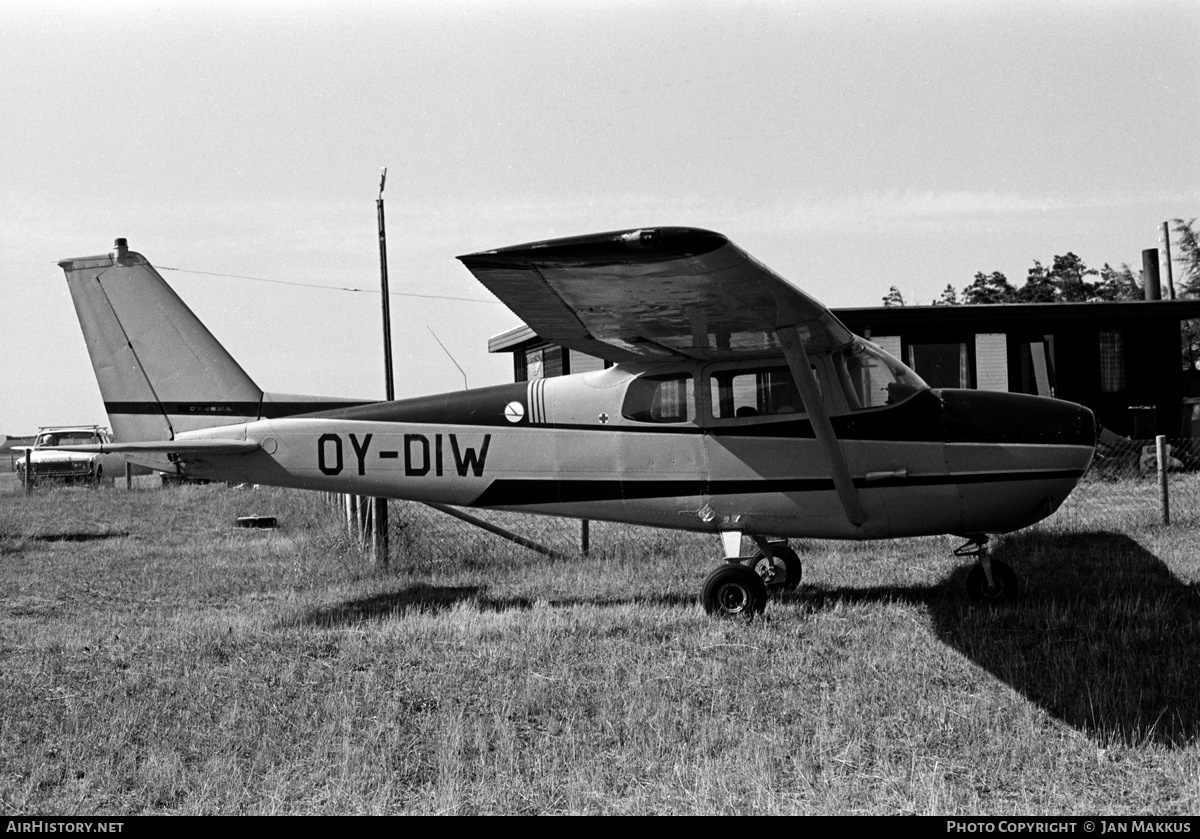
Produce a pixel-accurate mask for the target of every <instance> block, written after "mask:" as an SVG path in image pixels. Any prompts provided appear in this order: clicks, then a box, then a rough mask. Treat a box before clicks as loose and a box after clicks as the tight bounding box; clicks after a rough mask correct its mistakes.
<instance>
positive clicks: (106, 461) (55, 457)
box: [16, 425, 125, 486]
mask: <svg viewBox="0 0 1200 839" xmlns="http://www.w3.org/2000/svg"><path fill="white" fill-rule="evenodd" d="M111 442H112V434H110V433H109V431H108V429H107V428H101V427H100V426H98V425H64V426H46V427H45V428H39V429H38V435H37V438H36V439H35V440H34V443H33V446H31V447H24V448H28V449H29V471H30V475H29V478H30V481H31V482H32V483H34V484H38V483H41V482H43V481H59V482H62V483H82V484H88V485H89V486H97V485H99V484H102V483H108V484H111V483H112V481H113V478H115V477H116V476H117V475H123V474H125V460H124V459H123V458H122V457H121V456H120V455H115V454H96V453H92V452H87V453H84V452H64V451H59V450H57V449H55V448H54V447H56V446H80V445H93V444H96V443H111ZM16 468H17V479H18V480H20V481H21V482H22V483H24V481H25V457H24V452H23V451H21V452H20V453H19V454H18V458H17V467H16Z"/></svg>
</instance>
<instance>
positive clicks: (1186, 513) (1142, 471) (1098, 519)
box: [1055, 438, 1200, 528]
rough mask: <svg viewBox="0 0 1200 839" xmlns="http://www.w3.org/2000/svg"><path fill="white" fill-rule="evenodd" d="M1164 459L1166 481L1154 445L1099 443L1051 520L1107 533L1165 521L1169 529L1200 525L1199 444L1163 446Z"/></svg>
mask: <svg viewBox="0 0 1200 839" xmlns="http://www.w3.org/2000/svg"><path fill="white" fill-rule="evenodd" d="M1164 460H1165V463H1164V465H1165V466H1166V474H1165V476H1163V475H1160V473H1159V468H1158V454H1157V447H1156V444H1155V441H1154V440H1126V439H1123V438H1115V439H1112V440H1106V441H1102V442H1101V443H1100V444H1099V445H1098V446H1097V447H1096V456H1095V458H1093V460H1092V466H1091V468H1090V469H1089V470H1088V473H1087V474H1086V475H1085V476H1084V478H1083V480H1082V481H1080V483H1079V486H1078V487H1076V488H1075V491H1074V492H1073V493H1071V496H1070V497H1069V498H1068V499H1067V500H1066V502H1065V503H1064V504H1063V506H1062V508H1061V509H1060V510H1059V511H1058V513H1056V514H1055V520H1057V521H1062V522H1066V523H1072V524H1077V525H1078V526H1081V527H1084V526H1087V527H1106V528H1120V527H1145V526H1148V525H1154V524H1162V523H1163V522H1164V519H1165V518H1167V517H1169V520H1170V524H1171V525H1173V526H1176V525H1177V526H1195V525H1197V524H1200V440H1192V439H1182V440H1169V441H1167V443H1166V458H1165V459H1164ZM1163 477H1165V481H1163V480H1162V478H1163ZM1164 490H1165V494H1164ZM1164 513H1167V514H1169V515H1168V516H1166V517H1165V516H1164Z"/></svg>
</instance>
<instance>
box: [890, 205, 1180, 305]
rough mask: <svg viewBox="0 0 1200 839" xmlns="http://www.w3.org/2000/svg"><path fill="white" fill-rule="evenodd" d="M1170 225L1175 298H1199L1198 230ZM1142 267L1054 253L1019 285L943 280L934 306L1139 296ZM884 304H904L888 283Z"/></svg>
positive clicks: (979, 277) (986, 277) (981, 277)
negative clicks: (1090, 263) (1177, 265)
mask: <svg viewBox="0 0 1200 839" xmlns="http://www.w3.org/2000/svg"><path fill="white" fill-rule="evenodd" d="M1171 224H1172V229H1173V230H1174V232H1175V235H1176V251H1177V253H1172V257H1174V259H1173V261H1176V262H1181V263H1182V264H1183V271H1182V273H1181V275H1180V276H1179V277H1178V278H1176V280H1175V289H1176V294H1177V296H1179V297H1192V298H1200V229H1197V226H1196V219H1194V218H1193V219H1189V220H1187V221H1184V220H1183V219H1178V218H1177V219H1174V220H1173V221H1172V223H1171ZM1141 275H1142V272H1141V270H1140V269H1139V270H1138V271H1137V272H1136V274H1135V272H1134V270H1133V269H1132V268H1130V267H1129V265H1128V264H1127V263H1122V264H1121V267H1120V268H1114V267H1112V266H1111V265H1109V264H1108V263H1105V264H1104V267H1103V268H1099V269H1096V268H1088V267H1087V265H1085V264H1084V262H1083V260H1082V259H1080V258H1079V257H1078V256H1076V255H1075V254H1074V253H1070V252H1068V253H1066V254H1063V255H1061V256H1055V257H1054V261H1053V262H1052V263H1051V264H1050V265H1049V266H1046V265H1043V264H1042V263H1041V262H1039V261H1037V260H1034V263H1033V267H1032V268H1030V269H1029V272H1028V276H1027V277H1026V278H1025V284H1024V285H1022V286H1020V287H1017V286H1014V285H1013V284H1012V283H1011V282H1009V280H1008V277H1006V276H1004V274H1003V273H1001V272H1000V271H993V272H991V273H990V274H985V273H984V272H982V271H978V272H976V274H975V277H974V279H973V281H972V282H971V284H970V285H968V286H967V287H966V288H964V289H962V291H961V292H960V291H957V290H955V288H954V286H953V285H952V284H947V285H946V288H945V289H944V290H943V291H942V294H941V296H940V297H939V298H938V299H937V300H935V301H933V305H935V306H957V305H959V304H967V305H979V304H987V303H1085V302H1092V301H1115V300H1141V299H1143V292H1142V287H1143V280H1142V276H1141ZM883 305H884V306H903V305H905V301H904V296H903V295H902V294H901V293H900V290H899V289H898V288H897V287H896V286H892V287H891V288H890V289H889V290H888V293H887V294H885V295H884V296H883Z"/></svg>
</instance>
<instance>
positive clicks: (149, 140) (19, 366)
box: [0, 0, 1200, 434]
mask: <svg viewBox="0 0 1200 839" xmlns="http://www.w3.org/2000/svg"><path fill="white" fill-rule="evenodd" d="M0 14H2V15H3V21H4V22H3V25H0V67H2V68H3V76H2V78H3V80H4V81H3V84H2V85H0V108H2V112H0V126H2V127H0V132H3V133H2V136H3V145H2V146H0V207H2V208H3V225H0V245H2V246H3V253H4V259H3V262H2V263H0V292H2V295H3V297H2V299H0V347H2V348H3V350H4V363H3V365H2V366H0V433H7V434H23V433H30V432H32V431H33V430H34V429H35V428H36V427H37V426H39V425H51V424H65V423H73V422H88V423H101V424H107V418H106V416H105V415H104V410H103V405H102V403H101V400H100V395H99V391H98V389H97V387H96V384H95V380H94V378H93V375H92V371H91V366H90V364H89V362H88V359H87V353H86V350H85V347H84V343H83V338H82V336H81V334H80V332H79V327H78V324H77V322H76V320H75V314H74V310H73V308H72V306H71V302H70V297H69V295H68V294H67V291H66V284H65V282H64V280H63V275H62V272H61V270H60V269H59V268H58V267H57V265H56V262H57V261H58V260H60V259H63V258H66V257H73V256H84V255H90V254H97V253H105V252H107V251H108V250H110V249H111V247H112V243H113V239H114V238H115V237H118V236H124V237H127V238H128V239H129V244H130V247H131V248H132V249H133V250H136V251H138V252H140V253H142V254H144V255H145V256H146V257H147V258H148V259H149V260H150V261H151V262H152V263H154V264H155V265H157V266H159V267H160V270H161V269H164V268H166V267H170V268H175V269H187V271H179V270H162V273H163V275H164V277H166V279H167V281H168V282H169V283H171V284H172V285H173V287H174V288H175V289H176V290H177V291H178V293H179V294H180V295H181V296H182V297H183V299H184V300H185V301H187V303H188V304H189V305H190V306H191V307H192V308H193V310H194V311H195V312H196V313H197V314H198V315H199V316H200V318H201V319H202V320H203V321H204V322H205V323H206V324H207V325H208V327H209V328H210V329H211V330H212V331H213V333H214V334H215V335H216V336H217V338H218V339H220V340H221V341H222V342H223V343H224V344H225V345H226V346H227V347H228V348H229V349H230V350H231V352H233V354H234V355H235V356H236V357H237V358H238V359H239V360H240V361H241V362H242V365H243V366H244V367H245V368H246V370H247V372H249V373H250V375H251V376H252V377H254V379H255V380H256V381H257V382H258V384H259V385H260V386H262V387H263V388H264V389H266V390H270V391H282V392H291V393H314V394H331V395H345V396H360V397H374V398H380V397H382V395H383V371H382V362H381V355H382V353H381V349H380V346H381V338H380V331H381V328H380V305H379V296H378V294H377V293H371V292H369V291H364V292H349V291H338V290H322V289H314V288H308V287H304V286H297V285H284V284H280V283H279V282H264V281H262V280H274V281H286V282H288V283H303V284H310V285H320V286H329V287H334V288H363V289H376V290H377V289H378V284H379V252H378V240H377V231H376V216H375V199H376V197H377V192H378V187H379V173H380V169H381V167H383V166H387V167H388V181H387V189H386V192H385V198H386V201H387V203H386V208H387V220H388V254H389V266H390V274H391V283H392V289H393V291H398V292H405V293H408V294H419V295H433V296H444V297H457V298H470V299H473V300H478V301H482V302H461V301H452V300H439V299H428V298H417V297H400V296H397V297H395V298H394V300H393V315H392V323H393V332H394V336H395V342H396V344H395V346H396V349H395V355H396V382H397V394H398V395H400V396H407V395H423V394H428V393H435V392H439V391H443V390H454V389H459V388H461V387H462V376H461V375H460V374H459V372H458V370H457V369H456V368H455V366H454V364H453V362H452V361H451V360H450V359H449V358H447V356H446V354H445V353H444V352H443V350H442V349H441V348H439V347H438V345H437V343H436V342H435V341H434V340H433V338H432V336H431V335H430V331H431V330H432V332H433V333H435V334H436V335H437V337H438V338H440V339H441V341H442V343H444V344H445V345H446V347H447V349H448V350H449V352H450V353H451V354H452V355H453V357H454V359H455V360H457V362H458V363H459V364H460V365H461V366H462V367H463V368H464V369H465V370H466V373H467V376H468V382H469V384H470V386H471V387H479V386H482V385H487V384H496V383H500V382H503V381H508V380H510V379H511V358H510V357H509V356H503V357H497V356H489V355H488V354H487V338H488V337H489V336H490V335H493V334H496V333H498V332H502V331H504V330H506V329H508V328H510V327H513V326H516V325H517V324H518V320H517V318H516V317H515V316H514V315H513V314H512V313H511V312H509V311H508V310H507V309H506V308H505V307H504V306H503V305H501V304H499V303H497V302H495V300H494V298H492V297H490V295H489V294H488V293H487V292H486V291H485V290H484V289H483V288H482V287H480V286H479V285H478V284H477V283H476V282H475V281H474V279H473V278H472V277H471V275H470V274H469V273H468V272H467V271H466V269H465V268H463V267H462V266H461V264H460V263H458V262H457V261H456V260H455V259H454V257H455V256H456V255H459V254H465V253H470V252H473V251H478V250H485V249H490V248H495V247H502V246H505V245H512V244H517V243H520V242H527V241H533V240H538V239H545V238H551V237H556V236H569V235H577V234H583V233H589V232H597V231H603V230H613V229H621V228H629V227H641V226H649V225H688V226H696V227H705V228H709V229H714V230H718V231H720V232H722V233H724V234H726V235H727V236H729V237H730V238H731V239H732V240H733V241H735V242H736V243H737V244H738V245H740V246H741V247H743V248H744V249H746V250H747V251H749V252H750V253H751V254H753V255H754V256H756V257H757V258H758V259H760V260H761V261H763V262H765V263H766V264H767V265H768V266H770V267H771V268H773V269H774V270H775V271H776V272H778V273H780V274H781V275H783V276H785V277H787V278H788V279H790V280H792V281H793V282H795V283H796V284H797V285H799V286H801V287H803V288H804V289H806V290H807V291H809V292H810V293H812V294H814V295H815V296H817V297H818V298H819V299H821V300H823V301H824V302H825V303H827V304H828V305H830V306H833V307H837V306H869V305H878V304H879V303H880V301H881V298H882V297H883V295H884V294H885V293H886V292H887V290H888V288H889V286H891V285H896V286H898V287H899V288H900V289H901V290H902V292H903V293H904V295H905V297H906V298H907V299H908V300H909V301H910V302H918V303H929V302H931V301H932V300H933V299H934V298H936V297H937V296H938V295H939V294H940V292H941V290H942V289H943V288H944V287H945V286H946V285H947V284H951V285H953V286H954V287H955V288H957V289H960V290H961V289H962V288H963V287H965V286H966V285H968V284H969V283H970V282H971V278H972V276H973V275H974V273H975V272H976V271H986V272H991V271H1002V272H1004V273H1005V274H1006V275H1007V276H1008V277H1009V279H1010V280H1011V281H1012V282H1014V283H1015V284H1017V285H1020V284H1021V283H1023V282H1024V280H1025V275H1026V272H1027V270H1028V269H1029V268H1030V267H1031V266H1032V265H1033V262H1034V260H1040V261H1042V262H1043V263H1047V264H1048V263H1050V262H1051V261H1052V259H1053V257H1054V255H1056V254H1063V253H1066V252H1068V251H1073V252H1074V253H1076V254H1078V255H1079V256H1080V257H1081V258H1082V259H1083V260H1084V261H1085V262H1086V263H1087V264H1088V265H1089V266H1093V267H1100V266H1102V265H1103V264H1104V263H1106V262H1107V263H1111V264H1113V265H1114V266H1115V265H1119V264H1120V263H1123V262H1126V263H1130V264H1131V265H1133V266H1134V267H1135V268H1137V267H1139V266H1140V263H1141V251H1142V249H1143V248H1149V247H1156V246H1157V244H1158V242H1157V234H1158V226H1159V224H1160V223H1161V222H1163V221H1165V220H1167V219H1171V218H1175V217H1184V218H1194V217H1197V216H1200V150H1198V148H1197V142H1198V138H1200V107H1198V105H1200V3H1196V2H1194V0H1181V1H1180V2H1170V1H1161V2H1160V0H1139V1H1138V2H1132V0H1129V1H1128V2H1125V1H1123V0H1120V1H1119V0H1098V2H1055V3H1043V2H1037V3H1022V2H1014V1H1013V0H1005V2H997V3H988V2H948V0H947V1H941V2H934V1H932V0H931V1H929V2H916V0H912V1H911V2H882V0H872V2H865V3H855V2H847V1H846V0H838V2H828V3H826V2H663V1H662V0H659V1H658V2H652V0H640V1H639V0H622V1H621V2H617V1H616V0H591V2H586V3H585V2H561V0H559V2H546V3H542V2H516V1H514V2H505V0H496V2H464V3H454V2H447V0H437V2H387V3H385V2H374V3H365V2H346V0H339V2H337V3H333V2H329V3H324V2H322V3H317V2H309V3H282V2H274V3H254V2H249V3H247V2H239V3H222V2H215V1H214V0H205V2H203V3H188V2H171V3H162V2H154V3H149V2H146V3H133V2H127V3H118V2H107V3H105V2H100V3H89V4H82V3H71V4H61V3H54V2H47V0H40V2H36V3H26V2H12V0H0ZM194 272H207V273H194ZM215 275H237V277H233V276H215ZM245 278H259V279H245Z"/></svg>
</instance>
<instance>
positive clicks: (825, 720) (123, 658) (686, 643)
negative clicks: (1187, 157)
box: [0, 476, 1200, 814]
mask: <svg viewBox="0 0 1200 839" xmlns="http://www.w3.org/2000/svg"><path fill="white" fill-rule="evenodd" d="M5 477H6V478H7V476H5ZM1105 491H1106V489H1105V486H1104V485H1085V487H1084V488H1083V489H1082V491H1081V493H1080V497H1079V498H1078V499H1076V500H1075V501H1073V502H1069V506H1068V507H1067V508H1065V509H1064V510H1063V511H1060V513H1059V514H1057V515H1056V516H1055V517H1054V518H1053V519H1051V520H1050V521H1049V522H1047V523H1045V524H1043V525H1041V526H1039V527H1038V528H1035V529H1033V530H1030V531H1026V532H1024V533H1022V534H1017V535H1014V536H1010V537H1007V538H1005V539H1003V540H1001V541H999V542H998V543H996V546H995V555H996V556H997V557H999V558H1002V559H1005V560H1006V561H1008V562H1009V563H1010V564H1011V565H1013V567H1014V568H1016V569H1017V571H1018V573H1019V574H1020V575H1021V578H1022V583H1023V585H1024V586H1025V589H1026V591H1025V595H1026V596H1025V598H1024V600H1023V601H1022V602H1021V603H1019V604H1017V605H1015V606H1011V607H1004V608H999V609H988V608H972V607H971V606H970V605H968V604H967V603H966V602H965V598H964V597H963V594H962V578H963V577H964V575H965V571H966V567H967V566H966V565H965V564H964V562H963V561H961V560H955V559H954V558H953V557H952V556H951V550H952V548H953V547H954V546H955V544H956V540H952V539H910V540H902V541H895V542H882V543H865V544H843V543H829V542H806V543H802V544H797V545H796V546H797V548H798V549H799V552H800V555H801V558H802V559H803V560H804V564H805V584H804V586H803V587H802V588H801V590H800V591H799V592H798V593H796V594H791V595H784V596H782V597H780V598H778V599H776V600H773V601H772V602H771V603H770V604H769V605H768V606H767V610H766V612H765V614H764V615H762V616H761V617H760V618H759V619H757V620H755V621H754V623H752V624H751V625H749V626H746V625H741V624H736V623H728V622H720V621H716V620H714V619H712V618H709V617H708V616H706V615H705V614H704V612H703V611H702V609H701V608H700V606H699V604H698V602H697V592H698V589H699V586H700V582H701V581H702V579H703V577H704V575H705V574H706V573H707V571H708V570H709V569H710V568H711V567H712V566H713V564H714V562H715V560H716V557H717V553H718V546H717V540H716V539H714V538H711V537H709V538H704V537H697V536H692V535H687V534H678V533H666V532H661V531H648V530H640V529H637V528H629V527H620V526H614V525H604V524H593V526H592V546H593V550H592V554H591V556H589V557H587V558H578V559H572V560H569V561H563V560H552V559H547V558H545V557H542V556H540V555H538V554H535V553H532V552H529V551H527V550H524V549H522V548H519V547H517V546H515V545H512V544H510V543H508V542H505V541H503V540H500V539H497V538H496V537H493V536H490V535H488V534H484V533H482V532H480V531H477V530H474V529H472V528H470V527H469V526H467V525H465V524H462V523H460V522H458V521H456V520H454V519H451V518H449V517H447V516H444V515H442V514H439V513H436V512H434V511H431V510H428V509H427V508H422V507H417V506H413V505H407V504H393V506H392V516H393V519H395V520H397V529H396V531H395V533H394V534H393V542H394V546H395V553H396V556H395V558H394V560H393V569H392V570H391V571H390V572H388V573H386V574H376V573H375V572H374V571H373V570H372V568H371V565H370V562H369V560H368V559H367V558H365V557H364V556H363V555H362V554H361V553H360V551H359V550H358V548H357V546H356V545H355V544H353V543H352V541H351V540H349V539H347V538H346V536H345V534H344V532H343V530H342V529H341V525H340V523H339V521H338V518H337V516H336V515H335V514H334V513H333V512H332V511H331V510H330V509H329V507H327V506H326V501H325V499H324V498H323V497H322V496H319V495H316V494H304V493H297V492H288V491H281V490H268V489H258V490H230V489H226V488H224V487H216V486H213V487H184V488H177V489H171V490H151V489H148V488H147V489H141V490H135V491H132V492H130V491H126V490H125V489H124V487H123V484H121V483H119V484H118V487H117V488H115V489H102V490H98V491H90V490H86V489H60V490H39V491H38V492H36V493H35V494H34V495H32V496H30V497H25V496H23V495H21V494H20V493H19V491H18V490H17V488H16V487H15V486H14V485H12V483H11V482H8V483H6V484H3V485H0V581H2V582H0V708H2V709H3V712H2V717H0V810H2V811H3V812H5V813H8V814H20V813H28V814H45V813H62V814H134V813H460V814H461V813H613V814H616V813H631V814H642V813H922V814H929V813H938V814H1013V813H1026V814H1083V813H1108V814H1181V813H1184V814H1186V813H1195V812H1197V810H1200V738H1198V734H1200V676H1198V675H1197V673H1198V668H1197V665H1196V661H1197V653H1198V652H1200V599H1198V598H1197V591H1196V582H1197V580H1200V560H1198V559H1197V558H1196V556H1195V552H1194V546H1195V541H1196V532H1197V531H1196V529H1195V527H1194V526H1186V525H1185V526H1172V527H1169V528H1163V527H1161V526H1158V525H1157V524H1155V523H1154V522H1155V519H1154V517H1153V515H1150V516H1146V515H1142V514H1141V513H1140V512H1138V511H1124V512H1123V511H1122V510H1121V509H1118V507H1119V505H1117V507H1114V506H1113V502H1110V501H1106V500H1104V499H1099V500H1098V499H1095V498H1088V497H1087V495H1088V493H1101V492H1105ZM1109 497H1110V496H1105V498H1109ZM1096 510H1099V511H1101V512H1099V513H1097V512H1095V511H1096ZM1089 511H1090V512H1089ZM253 513H258V514H270V515H276V516H278V517H279V520H280V527H279V529H277V530H275V531H267V532H263V531H247V530H239V529H236V528H234V527H233V526H232V525H233V522H234V519H235V518H236V517H237V516H240V515H248V514H253ZM495 518H498V519H503V520H504V521H505V522H506V523H507V524H509V525H511V526H513V527H515V528H517V529H518V530H521V531H522V532H524V533H526V534H528V535H531V536H533V537H534V538H537V539H540V540H541V541H543V542H546V543H549V544H551V545H552V546H554V547H557V548H560V549H563V550H567V551H570V550H574V549H575V547H576V545H577V541H578V533H579V531H578V524H577V523H575V522H558V521H553V520H544V519H522V518H520V517H515V516H501V517H495ZM1118 528H1119V529H1118Z"/></svg>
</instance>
